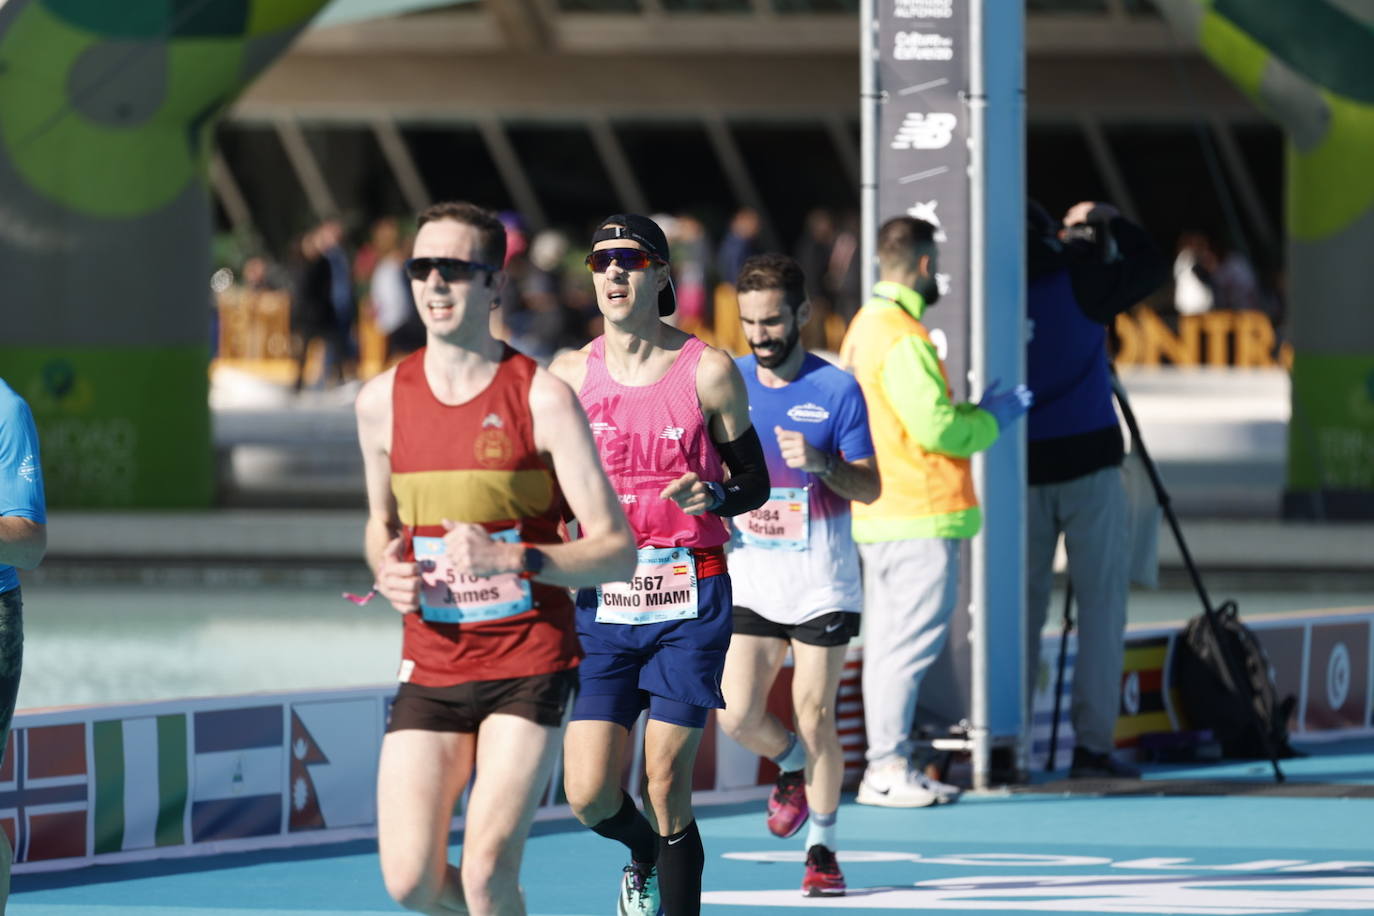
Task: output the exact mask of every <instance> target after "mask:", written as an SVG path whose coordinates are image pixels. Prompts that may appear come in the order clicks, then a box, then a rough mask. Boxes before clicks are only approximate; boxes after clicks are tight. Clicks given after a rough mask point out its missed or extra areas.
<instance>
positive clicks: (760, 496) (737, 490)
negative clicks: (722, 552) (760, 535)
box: [711, 426, 769, 518]
mask: <svg viewBox="0 0 1374 916" xmlns="http://www.w3.org/2000/svg"><path fill="white" fill-rule="evenodd" d="M715 446H716V451H718V452H720V457H721V459H722V460H723V461H724V462H725V466H726V467H727V468H729V469H730V479H729V480H726V481H723V482H722V484H723V486H724V487H725V501H724V502H722V503H721V504H720V505H719V506H716V507H715V508H714V509H712V510H711V511H712V512H713V513H715V514H716V515H719V516H723V517H725V518H729V517H730V516H733V515H743V514H744V513H745V512H748V511H749V510H750V509H757V508H758V507H759V506H762V505H763V504H764V503H766V502H768V487H769V483H768V465H767V463H766V462H765V461H764V458H763V443H761V442H759V434H758V433H757V432H755V430H754V427H752V426H751V427H749V428H748V429H747V430H745V431H744V435H742V436H740V437H739V438H738V439H736V440H735V441H734V442H724V443H721V442H717V443H715Z"/></svg>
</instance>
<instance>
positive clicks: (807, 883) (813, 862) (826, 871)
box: [802, 843, 844, 897]
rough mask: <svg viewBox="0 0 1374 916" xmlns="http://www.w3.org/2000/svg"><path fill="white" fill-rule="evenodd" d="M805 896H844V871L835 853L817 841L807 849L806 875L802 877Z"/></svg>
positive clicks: (803, 894)
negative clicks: (841, 869) (836, 859)
mask: <svg viewBox="0 0 1374 916" xmlns="http://www.w3.org/2000/svg"><path fill="white" fill-rule="evenodd" d="M802 896H804V897H843V896H844V873H843V872H841V871H840V863H839V862H836V861H835V854H834V853H833V852H831V851H830V850H829V849H827V848H825V847H824V846H822V845H820V844H819V843H817V844H816V845H815V846H812V847H811V848H810V849H808V850H807V851H806V877H804V878H802Z"/></svg>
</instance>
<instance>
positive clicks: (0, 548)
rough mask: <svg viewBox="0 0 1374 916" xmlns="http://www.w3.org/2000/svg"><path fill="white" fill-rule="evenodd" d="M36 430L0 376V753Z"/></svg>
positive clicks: (26, 547) (36, 471)
mask: <svg viewBox="0 0 1374 916" xmlns="http://www.w3.org/2000/svg"><path fill="white" fill-rule="evenodd" d="M47 520H48V519H47V514H46V512H45V509H44V503H43V469H42V467H41V465H40V464H39V456H38V432H37V430H36V429H35V428H34V425H33V414H31V413H30V412H29V405H28V404H26V403H24V399H23V398H21V397H20V396H19V395H17V394H15V393H14V389H12V388H11V387H10V386H9V385H7V384H5V381H4V379H0V757H3V756H4V753H5V744H6V742H7V741H9V736H10V721H11V720H12V719H13V718H14V701H15V698H16V697H17V696H18V695H19V672H20V669H21V667H22V662H23V656H24V615H23V608H24V603H23V601H22V599H21V596H20V594H19V574H18V573H17V572H16V571H15V567H16V566H17V567H19V568H20V569H33V568H34V567H35V566H37V565H38V561H39V560H41V559H43V551H44V550H46V549H47V546H48V534H47ZM0 844H4V846H3V847H2V848H0V912H3V911H4V909H5V900H6V898H7V897H8V896H9V887H10V861H11V859H12V858H13V856H12V855H11V854H10V852H11V851H10V849H9V838H8V837H7V836H6V835H5V834H4V833H3V832H0Z"/></svg>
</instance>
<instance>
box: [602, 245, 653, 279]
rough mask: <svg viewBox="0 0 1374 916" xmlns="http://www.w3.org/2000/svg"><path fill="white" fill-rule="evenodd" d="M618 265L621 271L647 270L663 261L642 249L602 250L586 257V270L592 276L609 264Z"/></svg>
mask: <svg viewBox="0 0 1374 916" xmlns="http://www.w3.org/2000/svg"><path fill="white" fill-rule="evenodd" d="M612 261H614V262H615V263H617V264H619V265H620V267H621V269H622V270H647V269H648V268H649V267H651V266H652V265H654V264H662V263H663V259H662V258H659V257H655V256H654V255H653V254H650V253H649V252H647V251H645V250H644V249H643V248H602V249H601V250H599V251H593V252H592V253H591V254H589V255H587V269H588V270H590V271H591V272H592V273H594V274H599V273H601V272H603V271H604V270H605V269H606V268H607V267H610V266H611V262H612Z"/></svg>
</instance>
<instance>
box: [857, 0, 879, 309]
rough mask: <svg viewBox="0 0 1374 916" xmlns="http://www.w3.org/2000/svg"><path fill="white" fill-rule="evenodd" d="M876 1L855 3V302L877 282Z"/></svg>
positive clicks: (877, 90)
mask: <svg viewBox="0 0 1374 916" xmlns="http://www.w3.org/2000/svg"><path fill="white" fill-rule="evenodd" d="M877 6H878V0H859V157H860V165H859V211H860V214H861V218H860V220H859V225H860V229H859V258H860V261H859V302H860V303H863V302H866V301H867V300H868V297H869V295H870V294H871V293H872V291H873V284H875V283H877V282H878V264H877V251H876V250H875V249H876V248H877V235H878V115H879V109H880V108H881V107H882V104H883V93H882V87H881V85H880V83H879V81H878V58H879V55H880V53H881V52H880V51H879V48H878V36H879V31H880V30H879V21H878V14H877Z"/></svg>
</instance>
